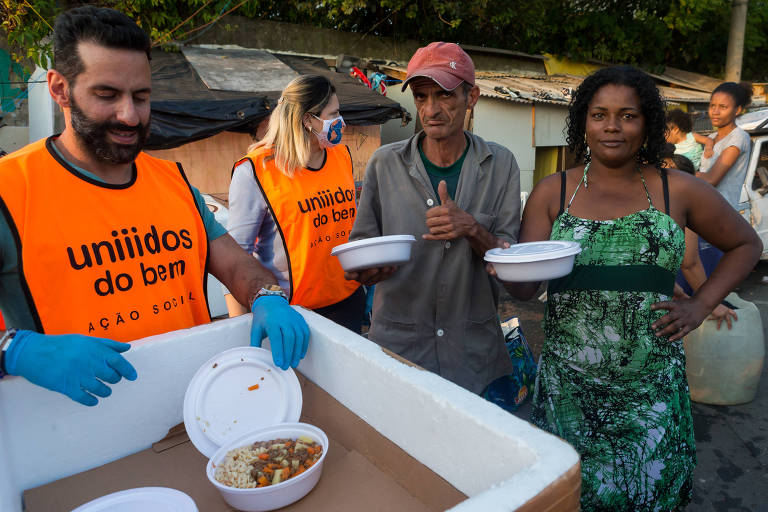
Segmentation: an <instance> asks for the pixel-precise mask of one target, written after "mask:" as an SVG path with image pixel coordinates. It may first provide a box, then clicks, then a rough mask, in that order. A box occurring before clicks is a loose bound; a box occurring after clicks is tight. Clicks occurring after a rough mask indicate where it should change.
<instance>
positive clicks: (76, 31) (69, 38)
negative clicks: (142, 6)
mask: <svg viewBox="0 0 768 512" xmlns="http://www.w3.org/2000/svg"><path fill="white" fill-rule="evenodd" d="M81 42H92V43H96V44H98V45H100V46H106V47H107V48H116V49H121V50H136V51H142V52H145V53H146V54H147V59H149V50H150V48H151V45H152V43H151V41H150V39H149V36H148V35H147V34H146V32H144V31H143V30H142V29H141V28H140V27H139V26H138V25H136V22H135V21H133V20H132V19H131V18H129V17H128V16H126V15H125V14H123V13H121V12H119V11H116V10H114V9H108V8H105V7H93V6H85V7H77V8H75V9H70V10H68V11H66V12H64V13H62V14H61V15H59V17H58V18H56V25H55V26H54V27H53V67H54V69H56V71H58V72H59V73H61V74H62V75H64V78H66V79H67V80H68V81H69V82H70V83H73V82H74V80H75V78H76V77H77V75H79V74H80V73H82V72H83V69H84V65H83V62H82V60H80V54H79V53H78V44H79V43H81Z"/></svg>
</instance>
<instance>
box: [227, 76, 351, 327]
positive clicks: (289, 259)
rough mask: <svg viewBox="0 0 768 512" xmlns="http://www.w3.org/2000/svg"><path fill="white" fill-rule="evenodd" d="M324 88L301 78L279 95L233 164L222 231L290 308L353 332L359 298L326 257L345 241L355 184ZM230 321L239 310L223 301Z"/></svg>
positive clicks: (318, 80)
mask: <svg viewBox="0 0 768 512" xmlns="http://www.w3.org/2000/svg"><path fill="white" fill-rule="evenodd" d="M343 127H344V120H343V119H342V117H341V115H340V113H339V99H338V97H337V96H336V90H335V88H334V87H333V84H331V82H330V81H329V80H328V79H327V78H325V77H323V76H320V75H304V76H300V77H298V78H296V79H294V80H292V81H291V82H290V83H289V84H288V85H287V86H286V87H285V89H284V90H283V92H282V95H281V97H280V99H279V100H278V104H277V106H276V107H275V109H274V111H273V112H272V115H271V117H270V119H269V126H268V128H267V134H266V135H265V137H264V139H262V140H261V141H260V142H258V143H256V144H254V145H253V146H251V148H249V153H248V154H247V155H246V156H245V158H243V159H242V160H240V161H239V162H237V163H236V164H235V167H234V170H233V173H232V183H231V184H230V187H229V218H228V223H227V228H228V229H229V232H230V234H231V235H232V237H233V238H234V239H235V240H236V241H237V243H238V244H240V246H241V247H242V248H243V249H245V250H246V251H248V252H249V253H253V255H254V256H255V257H256V258H258V259H259V260H260V261H261V263H262V264H263V265H264V266H265V267H267V268H268V269H270V270H271V271H272V273H273V274H274V275H275V277H276V278H277V280H278V283H280V287H281V288H282V290H274V293H277V294H284V295H285V296H286V297H287V298H288V300H289V301H290V303H291V304H297V305H300V306H304V307H306V308H308V309H312V310H314V311H315V312H316V313H319V314H321V315H323V316H325V317H326V318H328V319H330V320H333V321H334V322H336V323H338V324H341V325H343V326H345V327H347V328H348V329H351V330H353V331H355V332H358V333H359V332H360V330H361V326H362V321H363V311H364V308H365V294H364V292H363V290H362V288H361V286H360V283H357V282H355V281H347V280H346V279H344V271H343V270H342V268H341V265H340V264H339V261H338V258H336V257H335V256H331V249H332V248H333V247H334V246H336V245H340V244H343V243H346V242H347V241H348V239H349V232H350V230H351V229H352V224H353V222H354V220H355V214H356V204H355V182H354V177H353V174H352V157H351V155H350V152H349V148H348V147H346V146H345V145H342V144H339V143H340V142H341V130H342V128H343ZM226 298H227V306H228V308H229V312H230V316H235V315H237V314H242V313H244V312H245V311H246V310H245V308H243V307H242V306H241V305H240V304H238V303H237V302H236V301H235V300H234V299H233V298H232V297H231V296H229V295H227V296H226Z"/></svg>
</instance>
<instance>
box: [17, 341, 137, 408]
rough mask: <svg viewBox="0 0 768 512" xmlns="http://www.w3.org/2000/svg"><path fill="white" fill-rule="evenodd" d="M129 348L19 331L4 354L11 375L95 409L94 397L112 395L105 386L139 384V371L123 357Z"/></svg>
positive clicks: (112, 342)
mask: <svg viewBox="0 0 768 512" xmlns="http://www.w3.org/2000/svg"><path fill="white" fill-rule="evenodd" d="M129 348H131V346H130V345H129V344H128V343H119V342H117V341H112V340H106V339H101V338H92V337H90V336H83V335H82V334H64V335H60V336H53V335H47V334H40V333H38V332H33V331H17V332H16V335H15V336H14V337H13V341H12V342H11V344H10V346H9V347H8V351H7V352H6V353H5V369H6V371H7V372H8V373H9V374H11V375H20V376H22V377H24V378H26V379H27V380H28V381H30V382H32V383H33V384H37V385H38V386H42V387H44V388H47V389H50V390H52V391H58V392H59V393H63V394H65V395H67V396H68V397H69V398H71V399H72V400H74V401H76V402H80V403H81V404H83V405H89V406H93V405H96V404H97V403H99V400H98V399H97V398H96V397H95V396H93V395H96V396H100V397H108V396H109V395H111V394H112V390H111V389H109V386H107V385H106V384H104V382H108V383H110V384H116V383H117V382H119V381H120V379H121V378H123V377H124V378H126V379H128V380H136V370H135V369H134V368H133V366H131V363H129V362H128V361H126V360H125V358H123V356H121V355H120V353H121V352H125V351H126V350H128V349H129ZM101 381H104V382H101ZM91 393H93V394H91Z"/></svg>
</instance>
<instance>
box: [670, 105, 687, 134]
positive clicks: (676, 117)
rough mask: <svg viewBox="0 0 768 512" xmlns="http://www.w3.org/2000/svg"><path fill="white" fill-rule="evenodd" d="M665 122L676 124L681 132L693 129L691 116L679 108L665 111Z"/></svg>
mask: <svg viewBox="0 0 768 512" xmlns="http://www.w3.org/2000/svg"><path fill="white" fill-rule="evenodd" d="M667 123H669V124H673V125H675V126H677V127H678V128H679V129H680V131H681V132H683V133H689V132H690V131H691V130H692V129H693V123H692V122H691V116H690V115H689V114H687V113H686V112H683V111H682V110H680V109H679V108H676V109H675V110H670V111H669V112H667Z"/></svg>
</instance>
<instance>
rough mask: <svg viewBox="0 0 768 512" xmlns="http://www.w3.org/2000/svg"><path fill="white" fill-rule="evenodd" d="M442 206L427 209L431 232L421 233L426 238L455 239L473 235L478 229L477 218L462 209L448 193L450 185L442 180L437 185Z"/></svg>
mask: <svg viewBox="0 0 768 512" xmlns="http://www.w3.org/2000/svg"><path fill="white" fill-rule="evenodd" d="M437 195H438V196H439V197H440V203H441V204H440V206H435V207H434V208H430V209H429V210H427V227H428V228H429V233H428V234H425V235H421V236H422V238H424V240H453V239H456V238H461V237H466V236H473V235H474V234H475V232H476V231H477V227H478V224H477V221H476V220H475V218H474V217H473V216H472V215H470V214H468V213H467V212H465V211H464V210H461V209H460V208H459V207H458V206H456V203H455V202H454V201H453V199H451V198H450V196H449V195H448V185H446V184H445V181H441V182H440V183H439V184H438V185H437Z"/></svg>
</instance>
